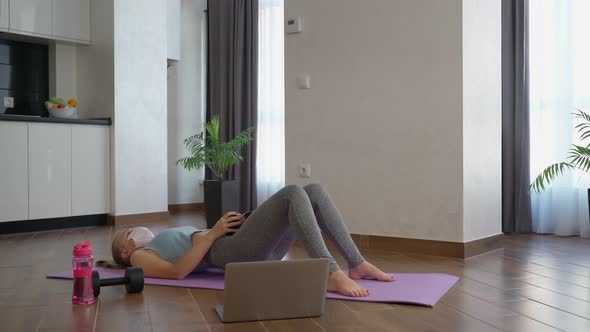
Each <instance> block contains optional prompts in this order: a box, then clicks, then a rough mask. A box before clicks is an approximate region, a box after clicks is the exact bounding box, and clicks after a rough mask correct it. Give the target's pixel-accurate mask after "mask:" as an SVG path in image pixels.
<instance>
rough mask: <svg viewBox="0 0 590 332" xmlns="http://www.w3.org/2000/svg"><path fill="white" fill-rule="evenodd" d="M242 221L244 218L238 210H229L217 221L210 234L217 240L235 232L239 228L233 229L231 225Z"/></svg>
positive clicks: (236, 224)
mask: <svg viewBox="0 0 590 332" xmlns="http://www.w3.org/2000/svg"><path fill="white" fill-rule="evenodd" d="M242 222H243V219H242V216H241V215H240V214H238V213H237V212H228V213H226V214H225V215H223V217H221V219H219V220H218V221H217V223H216V224H215V226H213V228H211V230H210V231H209V235H210V236H212V237H213V239H214V240H217V239H219V238H220V237H222V236H224V235H225V234H228V233H235V232H237V231H238V229H232V228H231V227H234V226H239V225H241V224H242Z"/></svg>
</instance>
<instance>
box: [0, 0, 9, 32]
mask: <svg viewBox="0 0 590 332" xmlns="http://www.w3.org/2000/svg"><path fill="white" fill-rule="evenodd" d="M9 1H10V0H0V31H8V26H9V23H10V20H9V17H10V13H9V12H8V10H9V7H8V3H9Z"/></svg>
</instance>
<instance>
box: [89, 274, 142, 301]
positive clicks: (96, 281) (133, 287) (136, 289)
mask: <svg viewBox="0 0 590 332" xmlns="http://www.w3.org/2000/svg"><path fill="white" fill-rule="evenodd" d="M115 285H125V288H126V289H127V293H141V291H143V270H142V269H141V268H140V267H128V268H127V269H125V276H124V277H123V278H110V279H100V276H99V275H98V271H92V289H93V290H94V297H98V295H100V287H104V286H115Z"/></svg>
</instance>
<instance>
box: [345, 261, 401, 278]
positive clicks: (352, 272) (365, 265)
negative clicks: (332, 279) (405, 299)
mask: <svg viewBox="0 0 590 332" xmlns="http://www.w3.org/2000/svg"><path fill="white" fill-rule="evenodd" d="M348 276H349V277H350V278H351V279H363V278H371V279H377V280H379V281H394V280H395V277H392V276H390V275H389V274H386V273H385V272H383V271H381V270H379V269H378V268H377V267H376V266H375V265H373V264H371V263H369V262H367V261H364V262H362V263H361V264H360V265H358V266H356V267H354V268H352V269H349V270H348Z"/></svg>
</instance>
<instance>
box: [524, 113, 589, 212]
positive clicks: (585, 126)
mask: <svg viewBox="0 0 590 332" xmlns="http://www.w3.org/2000/svg"><path fill="white" fill-rule="evenodd" d="M574 116H575V118H578V119H580V120H581V122H580V123H579V124H578V125H576V127H575V128H576V130H577V131H578V134H579V135H580V140H581V141H582V142H584V141H585V140H587V139H589V138H590V115H589V114H588V113H586V112H583V111H581V110H578V111H577V112H576V113H574ZM569 170H581V171H583V172H584V173H586V174H588V173H590V144H589V145H586V146H582V145H577V144H572V147H571V148H570V150H569V155H568V157H567V160H566V161H562V162H559V163H555V164H553V165H550V166H547V167H546V168H545V169H544V170H543V171H542V172H541V173H540V174H539V175H538V176H537V177H536V178H535V180H534V181H533V182H532V183H531V184H530V186H529V189H530V190H533V191H535V192H541V191H544V190H545V186H548V185H549V184H551V183H552V182H553V181H555V178H557V177H558V176H559V175H561V174H563V173H564V172H565V171H569ZM588 203H589V206H588V208H589V209H590V189H588Z"/></svg>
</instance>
